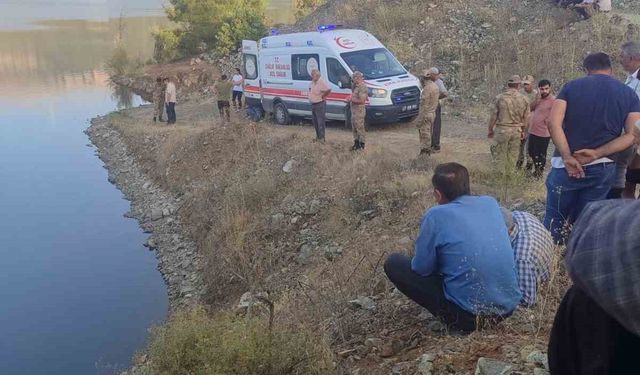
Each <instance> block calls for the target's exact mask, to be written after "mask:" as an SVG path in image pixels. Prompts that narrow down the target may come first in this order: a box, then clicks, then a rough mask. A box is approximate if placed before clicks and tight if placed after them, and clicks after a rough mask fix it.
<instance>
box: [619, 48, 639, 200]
mask: <svg viewBox="0 0 640 375" xmlns="http://www.w3.org/2000/svg"><path fill="white" fill-rule="evenodd" d="M620 62H621V64H622V67H623V68H624V70H625V71H626V72H627V73H629V76H628V77H627V80H626V81H625V85H627V86H629V87H631V89H633V91H635V92H636V94H637V95H638V97H640V78H639V77H638V75H639V74H640V43H639V42H627V43H625V44H623V45H622V48H621V52H620ZM622 159H623V160H620V161H619V164H621V165H620V168H622V166H623V165H624V168H625V171H626V184H624V186H623V187H624V192H622V197H623V198H629V199H635V197H636V184H640V148H638V153H636V154H635V155H634V153H633V151H631V152H627V153H626V155H623V158H622ZM622 164H623V165H622ZM627 166H628V168H627ZM621 180H622V178H621Z"/></svg>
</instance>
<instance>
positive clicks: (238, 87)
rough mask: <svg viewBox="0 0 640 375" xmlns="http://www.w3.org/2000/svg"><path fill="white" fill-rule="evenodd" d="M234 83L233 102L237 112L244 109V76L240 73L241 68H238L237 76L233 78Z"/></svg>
mask: <svg viewBox="0 0 640 375" xmlns="http://www.w3.org/2000/svg"><path fill="white" fill-rule="evenodd" d="M231 82H232V83H233V95H232V97H231V101H233V109H235V111H236V112H238V111H239V110H241V109H242V94H243V92H244V76H243V75H242V72H241V71H240V68H236V74H234V75H233V77H231Z"/></svg>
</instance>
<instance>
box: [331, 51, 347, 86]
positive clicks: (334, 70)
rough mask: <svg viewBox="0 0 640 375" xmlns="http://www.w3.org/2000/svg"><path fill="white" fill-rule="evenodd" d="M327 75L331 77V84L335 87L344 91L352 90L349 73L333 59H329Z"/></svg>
mask: <svg viewBox="0 0 640 375" xmlns="http://www.w3.org/2000/svg"><path fill="white" fill-rule="evenodd" d="M327 75H328V76H329V77H328V78H329V82H331V83H333V84H334V85H336V86H338V87H340V88H342V89H349V88H351V78H350V77H349V73H347V70H346V69H345V68H343V67H342V64H340V62H339V61H338V60H336V59H334V58H331V57H327Z"/></svg>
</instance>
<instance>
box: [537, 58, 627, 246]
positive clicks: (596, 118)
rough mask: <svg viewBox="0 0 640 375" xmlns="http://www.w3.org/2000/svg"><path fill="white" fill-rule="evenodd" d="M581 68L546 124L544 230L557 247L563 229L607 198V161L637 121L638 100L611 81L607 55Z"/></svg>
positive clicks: (611, 174) (611, 169)
mask: <svg viewBox="0 0 640 375" xmlns="http://www.w3.org/2000/svg"><path fill="white" fill-rule="evenodd" d="M583 66H584V69H585V70H586V71H587V76H586V77H583V78H579V79H576V80H574V81H571V82H569V83H567V84H566V85H565V86H564V87H563V88H562V91H560V94H559V95H558V98H557V99H556V101H555V102H554V103H553V107H552V109H551V117H550V123H549V132H550V133H551V138H552V139H553V143H554V144H555V145H556V152H555V154H554V157H553V158H552V159H551V166H552V168H551V172H550V173H549V176H548V177H547V184H546V185H547V209H546V214H545V218H544V225H545V227H547V228H548V229H549V230H550V231H551V235H552V236H553V239H554V240H555V241H556V242H559V243H563V242H564V240H565V239H566V233H564V228H565V224H572V223H573V222H575V220H576V219H577V218H578V217H579V216H580V213H581V212H582V210H583V209H584V207H585V206H586V205H587V204H588V203H589V202H593V201H598V200H602V199H605V198H606V197H607V194H608V193H609V190H610V189H611V185H612V184H613V178H614V172H615V163H614V162H613V160H612V159H611V158H612V157H615V156H614V154H616V153H618V152H620V151H623V150H625V149H627V148H629V147H631V145H632V144H633V142H634V139H633V134H632V131H633V126H634V124H635V122H636V121H637V120H638V119H640V100H639V99H638V96H637V95H636V93H635V92H633V90H632V89H630V88H629V87H627V86H625V85H623V84H622V83H620V82H618V81H617V80H616V79H614V78H613V77H612V74H613V71H612V69H611V59H610V58H609V55H607V54H606V53H602V52H598V53H593V54H590V55H589V56H587V57H586V58H585V59H584V62H583ZM603 98H606V100H604V99H603ZM625 129H626V133H625V134H624V135H623V130H625Z"/></svg>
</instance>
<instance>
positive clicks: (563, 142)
mask: <svg viewBox="0 0 640 375" xmlns="http://www.w3.org/2000/svg"><path fill="white" fill-rule="evenodd" d="M566 112H567V102H566V101H564V100H562V99H556V101H555V102H554V103H553V107H552V108H551V114H550V115H549V133H551V139H552V140H553V144H555V145H556V149H557V150H558V152H559V153H560V156H562V160H563V161H564V166H565V169H566V170H567V173H568V174H569V176H571V177H575V178H583V177H584V170H583V169H582V165H581V164H580V162H579V161H578V160H576V158H575V157H573V155H571V149H570V148H569V142H568V141H567V136H566V135H565V134H564V129H562V123H563V122H564V116H565V114H566Z"/></svg>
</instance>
